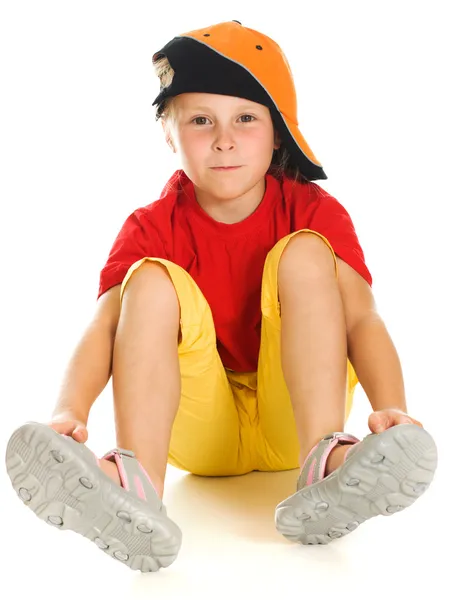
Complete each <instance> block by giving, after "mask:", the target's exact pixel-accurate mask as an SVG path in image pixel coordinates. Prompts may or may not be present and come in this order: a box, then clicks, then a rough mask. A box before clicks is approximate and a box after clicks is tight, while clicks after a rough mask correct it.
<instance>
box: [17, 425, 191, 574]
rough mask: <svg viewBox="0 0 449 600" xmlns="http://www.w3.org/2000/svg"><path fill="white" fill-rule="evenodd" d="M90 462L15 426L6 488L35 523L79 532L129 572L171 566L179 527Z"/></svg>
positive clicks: (75, 448) (39, 429)
mask: <svg viewBox="0 0 449 600" xmlns="http://www.w3.org/2000/svg"><path fill="white" fill-rule="evenodd" d="M94 460H95V457H94V455H93V454H92V453H91V451H90V450H89V449H88V448H86V447H85V446H84V444H81V443H79V442H77V441H76V440H74V439H73V438H72V437H66V436H63V435H61V434H59V433H58V432H56V431H55V430H53V429H52V428H51V427H49V426H47V425H44V424H42V423H33V422H30V423H26V424H25V425H22V426H21V427H19V428H18V429H17V430H16V431H14V433H13V434H12V436H11V438H10V439H9V442H8V445H7V449H6V469H7V472H8V475H9V478H10V480H11V483H12V486H13V488H14V490H15V491H16V493H17V495H18V496H19V498H20V499H21V500H22V502H24V504H25V505H26V506H28V507H29V508H30V509H31V510H32V511H33V512H34V513H35V514H36V515H37V516H38V517H39V518H40V519H42V520H44V521H45V522H46V523H48V524H49V525H52V526H53V527H57V528H58V529H62V530H64V529H65V530H71V531H75V532H76V533H79V534H81V535H82V536H84V537H85V538H87V539H89V540H91V541H92V542H94V543H95V544H96V545H97V546H98V547H99V548H100V549H101V550H103V551H104V552H105V553H106V554H109V555H110V556H111V557H113V558H115V559H116V560H118V561H119V562H121V563H123V564H126V565H127V566H128V567H130V568H131V569H133V570H140V571H142V572H148V571H158V570H159V569H160V568H161V567H168V566H169V565H171V564H172V563H173V561H174V560H175V559H176V557H177V555H178V552H179V549H180V546H181V541H182V533H181V530H180V528H179V527H178V526H177V525H176V523H174V522H173V521H171V520H170V519H169V518H168V517H167V516H166V515H165V514H164V513H163V512H157V511H155V510H153V509H151V507H150V506H149V504H148V503H146V502H145V501H144V500H140V499H139V498H136V497H135V496H133V495H132V494H130V492H128V491H127V490H125V489H124V488H122V487H120V486H118V485H117V484H116V483H115V482H114V481H112V479H111V478H110V477H108V476H107V475H106V474H105V473H103V471H102V470H101V469H100V468H99V467H98V465H97V463H96V460H95V463H94ZM163 510H165V507H164V508H163Z"/></svg>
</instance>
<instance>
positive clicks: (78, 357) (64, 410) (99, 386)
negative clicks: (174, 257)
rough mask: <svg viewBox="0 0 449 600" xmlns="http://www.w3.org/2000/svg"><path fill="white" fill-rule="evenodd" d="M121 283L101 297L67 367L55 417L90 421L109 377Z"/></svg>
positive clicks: (118, 314)
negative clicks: (94, 405)
mask: <svg viewBox="0 0 449 600" xmlns="http://www.w3.org/2000/svg"><path fill="white" fill-rule="evenodd" d="M120 288H121V286H120V285H116V286H114V287H112V288H110V289H109V290H108V291H107V292H105V293H104V294H103V295H102V297H101V298H100V299H99V300H98V305H97V310H96V312H95V315H94V318H93V319H92V322H91V323H90V324H89V325H88V327H87V329H86V331H85V333H84V335H83V336H82V338H81V340H80V342H79V343H78V345H77V347H76V349H75V351H74V353H73V356H72V358H71V359H70V362H69V364H68V367H67V369H66V372H65V375H64V379H63V382H62V385H61V389H60V392H59V398H58V401H57V404H56V406H55V409H54V411H53V413H52V418H53V419H58V420H60V419H64V420H65V419H66V417H67V420H69V419H70V418H72V419H77V420H79V421H81V422H83V423H86V424H87V418H88V416H89V412H90V409H91V407H92V405H93V403H94V402H95V400H96V399H97V398H98V396H99V395H100V394H101V392H102V391H103V389H104V388H105V387H106V384H107V383H108V381H109V378H110V376H111V372H112V354H113V349H114V340H115V333H116V330H117V325H118V321H119V316H120Z"/></svg>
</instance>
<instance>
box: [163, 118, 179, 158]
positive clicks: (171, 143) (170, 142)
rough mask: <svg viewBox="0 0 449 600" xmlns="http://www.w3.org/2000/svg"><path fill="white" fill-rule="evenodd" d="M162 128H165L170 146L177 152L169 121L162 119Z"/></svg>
mask: <svg viewBox="0 0 449 600" xmlns="http://www.w3.org/2000/svg"><path fill="white" fill-rule="evenodd" d="M162 129H163V130H164V134H165V141H166V142H167V144H168V145H169V146H170V148H171V149H172V150H173V152H176V148H175V145H174V144H173V140H172V139H171V136H170V128H169V127H168V125H167V123H166V122H165V121H164V120H162Z"/></svg>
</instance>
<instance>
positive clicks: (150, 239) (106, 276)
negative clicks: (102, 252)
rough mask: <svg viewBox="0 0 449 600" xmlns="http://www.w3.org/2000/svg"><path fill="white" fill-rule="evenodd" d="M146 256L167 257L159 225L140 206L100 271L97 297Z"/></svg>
mask: <svg viewBox="0 0 449 600" xmlns="http://www.w3.org/2000/svg"><path fill="white" fill-rule="evenodd" d="M145 256H159V257H161V258H165V256H164V254H163V247H162V243H161V241H160V238H159V236H158V234H157V230H156V228H155V227H152V226H151V224H150V223H149V221H148V219H147V218H145V216H144V215H143V214H142V210H141V209H137V210H136V211H134V212H133V213H132V214H131V215H130V216H129V217H128V218H127V219H126V221H125V222H124V224H123V226H122V228H121V230H120V231H119V234H118V235H117V237H116V239H115V242H114V243H113V245H112V248H111V251H110V252H109V256H108V259H107V261H106V264H105V266H104V267H103V269H102V270H101V272H100V283H99V288H98V296H97V300H98V299H99V298H100V296H101V295H102V294H104V292H106V291H107V290H108V289H109V288H111V287H113V286H114V285H118V284H119V283H122V281H123V280H124V279H125V275H126V273H127V272H128V270H129V268H130V267H131V266H132V265H133V264H134V263H135V262H137V261H138V260H140V259H141V258H144V257H145Z"/></svg>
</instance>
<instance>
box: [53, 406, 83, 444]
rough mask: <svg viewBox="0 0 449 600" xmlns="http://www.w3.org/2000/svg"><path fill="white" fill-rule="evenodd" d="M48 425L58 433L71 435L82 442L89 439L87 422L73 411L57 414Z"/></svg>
mask: <svg viewBox="0 0 449 600" xmlns="http://www.w3.org/2000/svg"><path fill="white" fill-rule="evenodd" d="M47 425H48V426H49V427H51V428H52V429H54V430H55V431H57V432H58V433H63V434H65V435H71V436H72V438H73V439H74V440H75V441H77V442H80V443H82V444H84V442H85V441H86V440H87V437H88V433H87V428H86V423H84V422H83V421H80V420H79V419H77V418H76V416H75V415H72V414H71V413H60V414H59V415H55V416H54V417H52V419H51V421H49V422H48V423H47Z"/></svg>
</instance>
